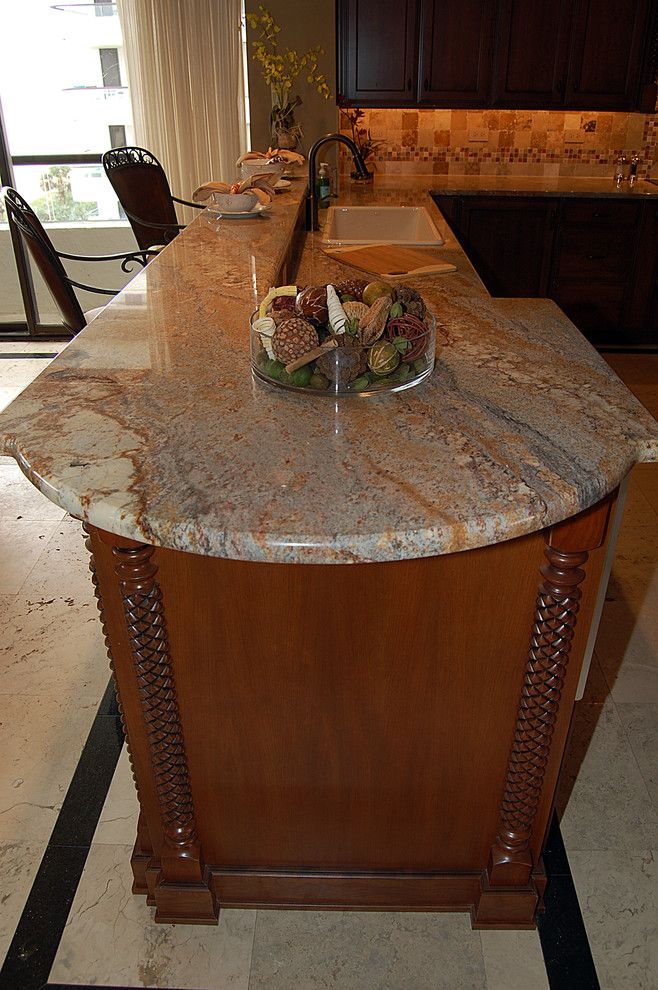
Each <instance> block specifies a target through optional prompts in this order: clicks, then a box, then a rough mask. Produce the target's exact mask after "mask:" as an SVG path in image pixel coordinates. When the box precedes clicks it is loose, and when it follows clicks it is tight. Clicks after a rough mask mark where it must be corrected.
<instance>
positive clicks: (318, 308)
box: [295, 285, 329, 327]
mask: <svg viewBox="0 0 658 990" xmlns="http://www.w3.org/2000/svg"><path fill="white" fill-rule="evenodd" d="M295 308H296V310H297V312H298V313H299V315H300V316H303V317H304V319H305V320H309V321H310V322H311V323H314V324H315V326H318V327H319V326H322V324H323V323H326V322H327V320H328V319H329V313H328V311H327V287H326V285H310V286H309V287H308V288H307V289H303V290H302V291H301V292H300V293H299V295H298V296H297V302H296V304H295Z"/></svg>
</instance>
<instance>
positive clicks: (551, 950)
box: [537, 814, 601, 990]
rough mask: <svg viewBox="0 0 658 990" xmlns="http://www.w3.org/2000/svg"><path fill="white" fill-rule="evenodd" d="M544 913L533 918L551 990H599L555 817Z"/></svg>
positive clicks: (549, 843)
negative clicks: (535, 922) (535, 921)
mask: <svg viewBox="0 0 658 990" xmlns="http://www.w3.org/2000/svg"><path fill="white" fill-rule="evenodd" d="M544 866H545V867H546V873H547V876H548V884H547V886H546V895H545V897H544V903H545V911H544V912H543V913H540V914H538V915H537V929H538V932H539V939H540V942H541V948H542V953H543V956H544V965H545V966H546V975H547V977H548V983H549V986H550V988H551V990H572V988H573V990H601V987H600V983H599V978H598V976H597V973H596V966H595V965H594V958H593V956H592V950H591V948H590V944H589V939H588V937H587V930H586V928H585V922H584V921H583V916H582V913H581V910H580V904H579V902H578V894H577V892H576V887H575V884H574V882H573V877H572V875H571V867H570V866H569V858H568V856H567V852H566V849H565V848H564V842H563V840H562V833H561V831H560V824H559V822H558V819H557V815H556V814H553V819H552V821H551V826H550V830H549V834H548V840H547V843H546V848H545V852H544Z"/></svg>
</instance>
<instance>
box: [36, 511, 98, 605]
mask: <svg viewBox="0 0 658 990" xmlns="http://www.w3.org/2000/svg"><path fill="white" fill-rule="evenodd" d="M41 549H42V553H41V556H40V558H39V562H38V566H37V567H35V568H34V569H33V570H32V572H31V573H30V576H29V578H28V579H27V580H26V581H25V583H24V584H23V586H22V588H21V594H24V595H28V596H30V597H32V598H52V597H53V596H56V595H64V596H65V597H67V598H72V599H74V600H75V601H76V602H90V603H91V602H95V598H94V588H93V585H92V583H91V575H90V573H89V551H88V550H87V548H86V547H85V540H84V533H83V532H82V526H81V524H80V522H79V521H78V520H77V519H72V518H71V517H70V516H65V517H64V518H63V519H60V521H59V523H58V524H57V525H56V526H55V527H54V529H53V530H52V532H51V534H50V538H49V540H48V542H47V543H46V545H45V546H44V547H42V548H41Z"/></svg>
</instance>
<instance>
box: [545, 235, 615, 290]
mask: <svg viewBox="0 0 658 990" xmlns="http://www.w3.org/2000/svg"><path fill="white" fill-rule="evenodd" d="M633 251H634V244H633V235H632V233H631V231H629V230H626V229H624V228H622V229H618V228H610V227H605V228H604V229H602V230H594V229H591V228H589V229H587V230H583V229H582V228H577V227H573V228H569V227H567V228H565V229H564V230H562V231H561V232H560V237H559V250H558V257H557V263H556V271H555V275H556V278H557V279H558V280H560V281H561V280H563V279H594V280H608V279H612V280H614V281H616V282H623V281H625V280H626V279H627V278H628V277H629V275H630V273H631V269H632V267H633Z"/></svg>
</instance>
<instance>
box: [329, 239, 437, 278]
mask: <svg viewBox="0 0 658 990" xmlns="http://www.w3.org/2000/svg"><path fill="white" fill-rule="evenodd" d="M323 250H324V253H325V254H326V255H328V256H329V257H330V258H333V259H334V261H340V262H341V263H342V264H347V265H352V267H353V268H358V269H360V270H361V271H363V272H370V273H372V274H374V275H383V276H386V278H396V277H399V276H404V275H439V274H441V273H443V272H454V271H456V270H457V266H456V265H452V264H450V262H448V261H443V260H442V257H441V255H440V254H439V253H438V252H437V251H436V250H433V249H431V248H412V247H404V246H402V245H399V244H367V245H365V246H364V247H338V248H323Z"/></svg>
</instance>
